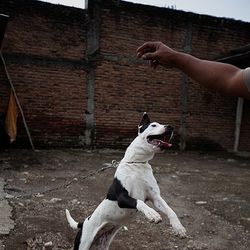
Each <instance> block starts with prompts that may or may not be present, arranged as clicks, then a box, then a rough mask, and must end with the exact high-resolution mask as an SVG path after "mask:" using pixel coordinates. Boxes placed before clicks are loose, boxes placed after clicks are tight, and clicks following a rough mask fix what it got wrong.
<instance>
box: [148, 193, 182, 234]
mask: <svg viewBox="0 0 250 250" xmlns="http://www.w3.org/2000/svg"><path fill="white" fill-rule="evenodd" d="M153 204H154V206H155V207H156V208H157V209H159V210H160V211H161V212H162V213H164V214H165V215H167V217H168V218H169V221H170V224H171V226H172V227H173V230H174V233H175V234H178V235H180V236H181V237H182V238H184V237H186V229H185V228H184V227H183V226H182V224H181V222H180V220H179V218H178V217H177V215H176V213H175V212H174V211H173V209H172V208H171V207H169V206H168V204H167V203H166V202H165V201H164V199H163V198H162V197H161V196H160V195H157V196H155V197H154V198H153Z"/></svg>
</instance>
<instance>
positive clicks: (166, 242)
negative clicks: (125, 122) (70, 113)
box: [0, 149, 250, 250]
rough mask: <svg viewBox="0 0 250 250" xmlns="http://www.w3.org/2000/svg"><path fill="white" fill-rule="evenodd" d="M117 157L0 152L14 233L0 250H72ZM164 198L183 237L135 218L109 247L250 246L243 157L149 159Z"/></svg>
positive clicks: (247, 163) (248, 179) (248, 164)
mask: <svg viewBox="0 0 250 250" xmlns="http://www.w3.org/2000/svg"><path fill="white" fill-rule="evenodd" d="M122 156H123V152H118V151H110V150H102V151H96V152H88V151H83V150H73V149H64V150H41V151H36V152H32V151H30V150H20V149H19V150H6V151H3V152H1V153H0V176H1V177H2V178H4V179H5V182H6V186H5V192H6V193H7V194H8V195H7V198H8V201H9V203H10V205H11V206H12V207H13V217H12V219H13V220H14V221H15V228H14V229H13V230H12V231H11V232H10V234H9V235H7V236H0V243H1V242H2V246H1V244H0V249H1V250H2V249H6V250H14V249H15V250H22V249H36V250H39V249H72V246H73V241H74V237H75V235H76V232H75V231H73V230H72V229H71V228H69V226H68V224H67V222H66V217H65V208H68V209H69V210H70V211H71V214H72V216H73V217H74V218H75V219H76V220H82V219H83V218H85V217H86V216H87V215H89V214H90V213H91V212H92V211H93V210H94V209H95V207H96V206H97V205H98V204H99V202H100V201H101V200H102V199H103V198H104V197H105V195H106V192H107V189H108V187H109V185H110V184H111V181H112V178H113V175H114V172H115V168H107V169H105V170H103V171H98V170H100V169H101V168H102V167H103V164H104V163H110V162H111V161H112V160H117V161H119V160H120V159H121V158H122ZM151 163H152V166H153V169H154V173H155V177H156V179H157V180H158V181H159V186H160V188H161V193H162V196H163V197H164V199H165V200H166V201H167V202H168V203H169V205H170V206H171V207H172V208H173V209H174V211H175V212H176V213H177V215H178V216H179V218H180V220H181V222H182V224H183V225H184V226H185V227H186V229H187V233H188V237H187V238H185V239H180V238H178V237H176V236H174V235H173V233H172V231H171V228H170V226H169V222H168V220H167V219H166V218H164V219H163V222H162V223H160V224H157V225H156V224H150V223H149V222H147V221H146V219H145V218H144V217H143V216H142V215H140V214H139V213H138V216H137V217H136V218H135V221H134V222H133V223H130V224H128V225H126V226H127V227H128V230H127V231H126V230H124V229H122V230H121V231H120V232H119V233H118V234H117V236H116V237H115V239H114V241H113V242H112V245H111V248H110V249H111V250H117V249H119V250H125V249H126V250H129V249H142V250H143V249H153V250H154V249H157V250H160V249H165V250H169V249H171V250H173V249H182V250H188V249H196V250H202V249H209V250H210V249H211V250H224V249H225V250H247V249H250V158H243V157H236V156H234V155H232V154H226V153H216V154H215V153H214V154H206V153H199V152H195V153H194V152H191V153H190V152H188V153H176V152H167V153H164V154H158V155H156V156H155V158H154V160H152V162H151Z"/></svg>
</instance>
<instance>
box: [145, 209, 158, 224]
mask: <svg viewBox="0 0 250 250" xmlns="http://www.w3.org/2000/svg"><path fill="white" fill-rule="evenodd" d="M144 214H145V216H146V218H147V219H148V220H149V222H154V223H159V222H161V221H162V218H161V215H160V214H159V213H157V212H156V211H155V210H154V209H152V208H150V207H149V209H148V210H147V211H145V213H144Z"/></svg>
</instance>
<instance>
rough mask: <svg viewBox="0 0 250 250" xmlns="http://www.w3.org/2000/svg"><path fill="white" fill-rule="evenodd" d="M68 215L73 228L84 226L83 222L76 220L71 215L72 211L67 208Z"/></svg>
mask: <svg viewBox="0 0 250 250" xmlns="http://www.w3.org/2000/svg"><path fill="white" fill-rule="evenodd" d="M66 217H67V221H68V223H69V225H70V227H71V228H73V229H77V228H82V223H78V222H76V221H75V220H74V219H73V218H72V217H71V215H70V212H69V210H68V209H66Z"/></svg>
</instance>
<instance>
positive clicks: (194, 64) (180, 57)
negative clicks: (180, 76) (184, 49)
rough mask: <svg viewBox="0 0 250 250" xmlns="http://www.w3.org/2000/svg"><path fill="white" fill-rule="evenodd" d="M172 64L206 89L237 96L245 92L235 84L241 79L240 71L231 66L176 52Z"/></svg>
mask: <svg viewBox="0 0 250 250" xmlns="http://www.w3.org/2000/svg"><path fill="white" fill-rule="evenodd" d="M174 63H175V67H177V68H179V69H180V70H182V71H183V72H184V73H185V74H186V75H188V76H189V77H191V78H192V79H193V80H195V81H197V82H198V83H199V84H201V85H203V86H205V87H207V88H210V89H214V90H218V91H220V92H224V93H226V94H229V95H235V94H238V95H239V96H240V95H242V93H241V92H243V91H245V90H244V88H243V89H241V85H239V84H235V82H236V81H242V82H243V79H241V78H242V70H241V69H239V68H237V67H235V66H233V65H230V64H224V63H219V62H214V61H207V60H201V59H198V58H196V57H193V56H192V55H189V54H185V53H181V52H176V55H175V62H174ZM243 87H244V86H243ZM243 94H244V93H243Z"/></svg>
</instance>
